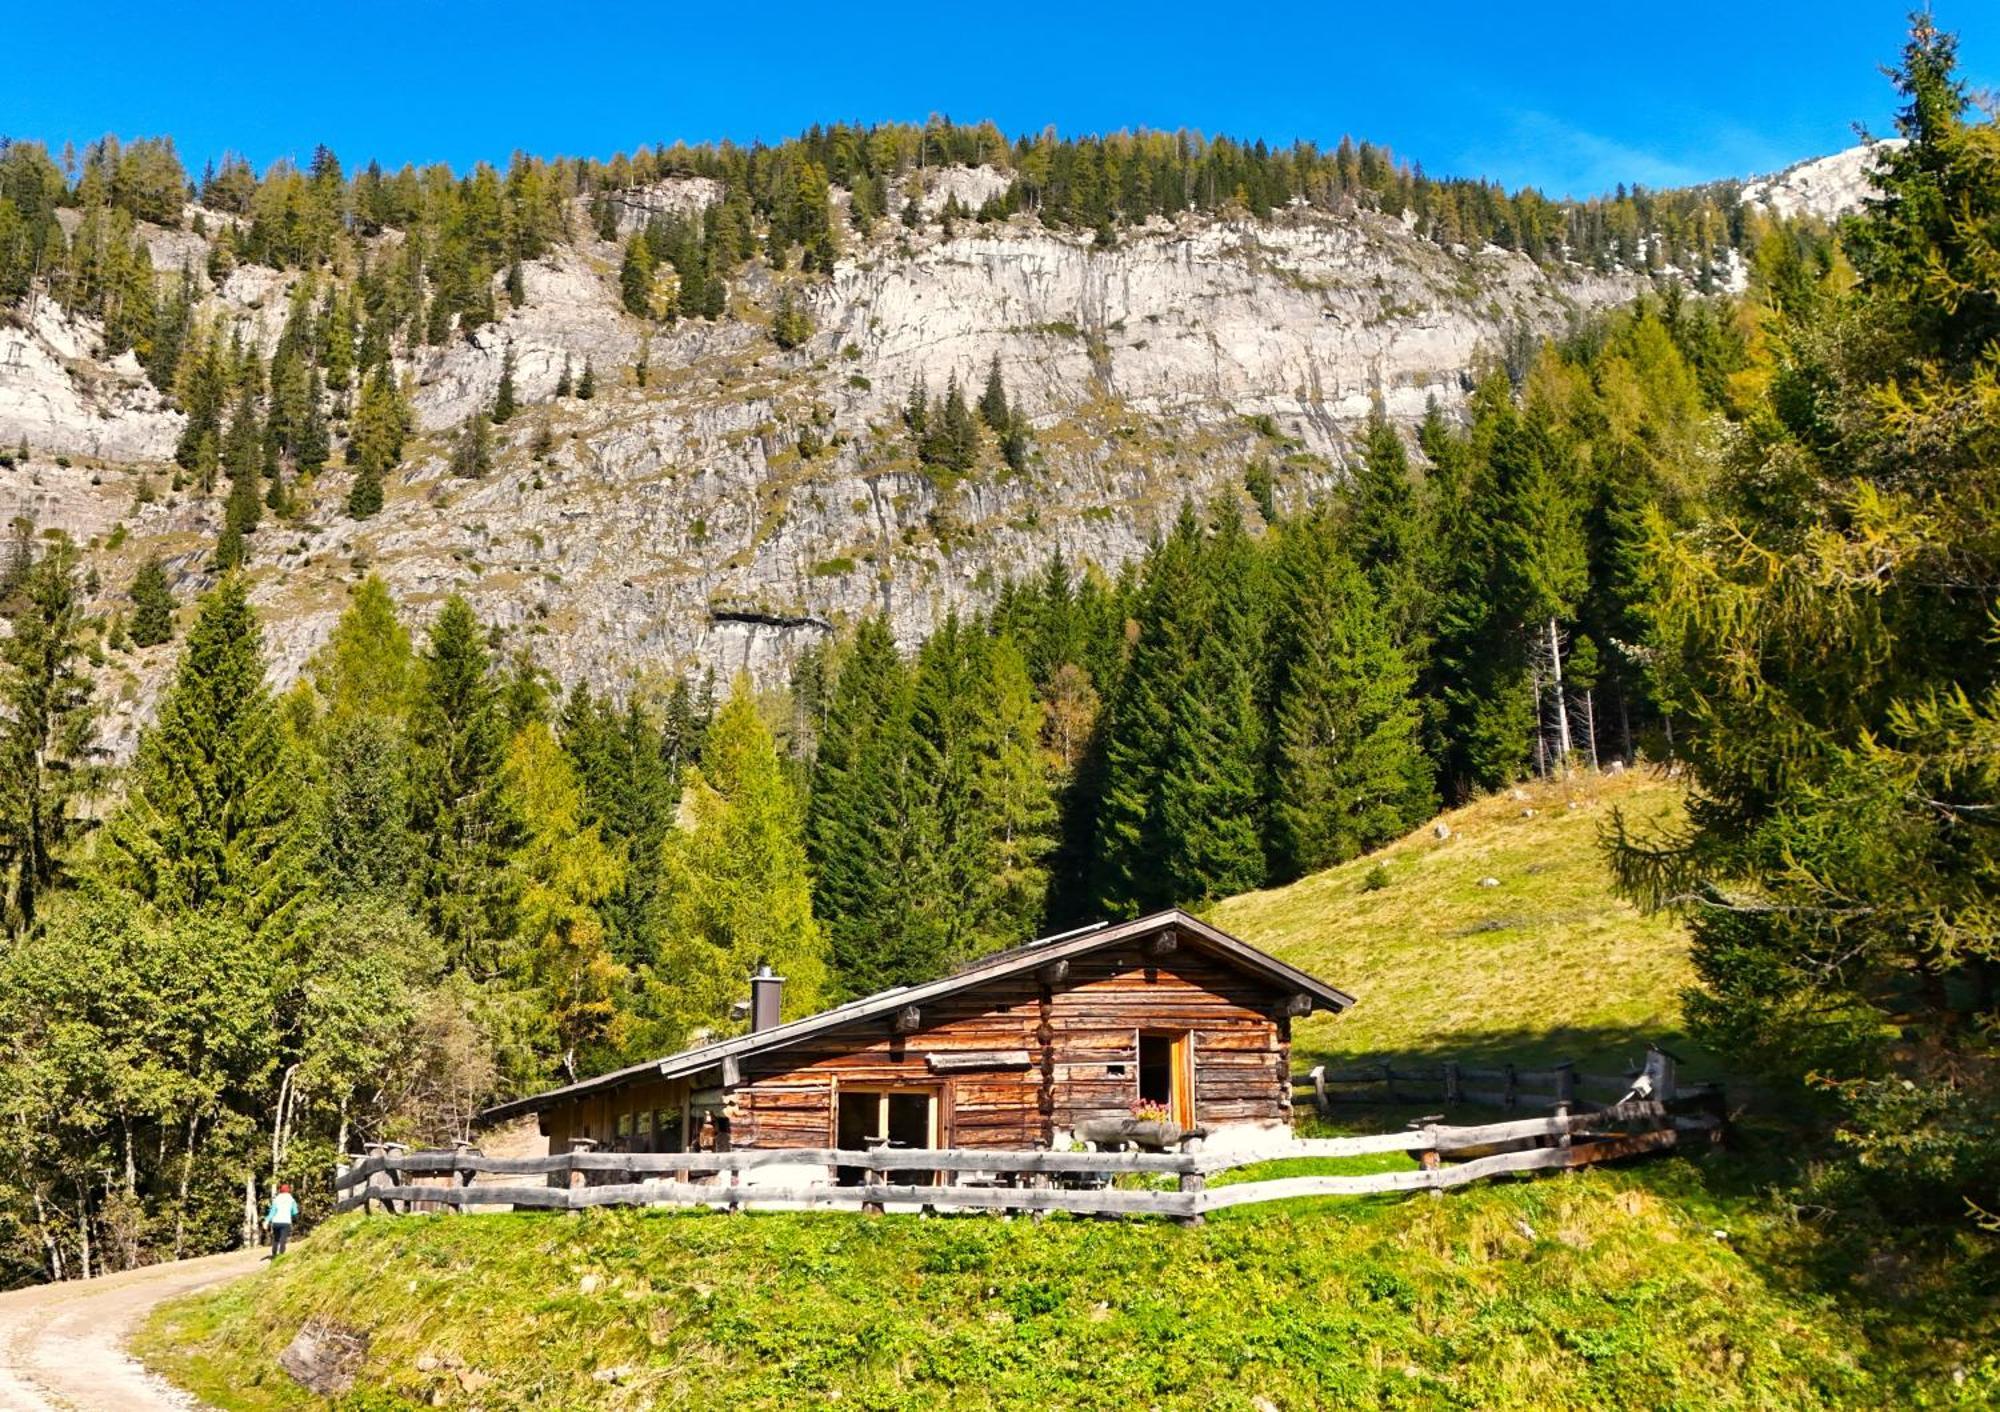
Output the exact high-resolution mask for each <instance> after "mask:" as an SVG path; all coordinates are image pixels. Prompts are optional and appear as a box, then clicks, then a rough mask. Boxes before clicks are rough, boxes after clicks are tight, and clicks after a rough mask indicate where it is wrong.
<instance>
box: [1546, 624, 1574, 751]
mask: <svg viewBox="0 0 2000 1412" xmlns="http://www.w3.org/2000/svg"><path fill="white" fill-rule="evenodd" d="M1549 672H1550V675H1551V677H1552V679H1553V680H1554V682H1555V695H1556V768H1557V769H1562V768H1563V767H1565V766H1567V765H1568V764H1569V752H1570V739H1569V703H1568V702H1566V701H1565V700H1563V656H1562V634H1561V633H1560V632H1558V631H1557V630H1556V620H1555V619H1554V618H1550V619H1549Z"/></svg>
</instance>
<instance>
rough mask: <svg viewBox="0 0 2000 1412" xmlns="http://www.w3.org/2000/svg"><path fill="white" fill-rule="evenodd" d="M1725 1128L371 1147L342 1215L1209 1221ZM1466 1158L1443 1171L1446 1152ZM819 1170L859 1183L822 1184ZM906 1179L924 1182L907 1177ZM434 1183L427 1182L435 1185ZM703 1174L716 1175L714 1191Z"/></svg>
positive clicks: (1578, 1119) (1703, 1120)
mask: <svg viewBox="0 0 2000 1412" xmlns="http://www.w3.org/2000/svg"><path fill="white" fill-rule="evenodd" d="M1718 1128H1719V1120H1718V1119H1716V1118H1714V1117H1712V1116H1709V1115H1676V1114H1675V1113H1674V1112H1673V1111H1671V1107H1670V1105H1667V1104H1663V1103H1659V1102H1653V1101H1641V1102H1631V1103H1624V1104H1617V1105H1612V1106H1609V1107H1605V1108H1602V1109H1599V1110H1598V1111H1595V1112H1587V1113H1572V1114H1558V1115H1556V1116H1554V1117H1548V1118H1527V1119H1519V1120H1516V1121H1513V1122H1505V1123H1488V1124H1484V1125H1481V1126H1476V1127H1465V1126H1456V1125H1447V1124H1440V1123H1427V1124H1423V1125H1421V1126H1417V1127H1413V1128H1411V1129H1410V1130H1408V1131H1406V1132H1400V1133H1380V1134H1370V1135H1366V1136H1360V1137H1343V1138H1308V1139H1296V1140H1294V1141H1292V1142H1289V1143H1285V1144H1282V1145H1279V1146H1274V1147H1267V1148H1262V1149H1257V1150H1252V1151H1245V1152H1231V1153H1208V1152H1182V1153H1144V1152H1042V1151H986V1150H981V1149H965V1148H939V1149H903V1148H868V1149H865V1150H860V1151H853V1150H842V1149H838V1148H779V1149H768V1150H753V1151H745V1152H594V1151H587V1150H583V1151H574V1152H565V1153H557V1154H553V1155H551V1156H547V1157H488V1156H486V1155H484V1154H482V1153H480V1152H478V1151H476V1150H473V1149H471V1148H464V1147H462V1148H458V1149H455V1150H453V1151H432V1152H404V1151H400V1150H393V1149H389V1148H386V1147H385V1148H381V1149H378V1150H375V1151H371V1152H370V1153H369V1154H368V1155H367V1156H365V1157H362V1158H361V1159H359V1160H357V1161H356V1162H354V1163H353V1165H351V1166H349V1167H347V1168H345V1169H344V1170H343V1171H341V1172H340V1173H339V1175H338V1176H337V1177H336V1179H335V1186H336V1189H337V1190H338V1191H340V1192H343V1193H346V1194H345V1195H343V1196H342V1197H341V1199H340V1201H339V1209H340V1210H343V1211H347V1210H353V1209H355V1208H357V1207H360V1208H365V1209H370V1210H372V1209H374V1208H375V1207H376V1206H377V1205H378V1204H379V1205H380V1206H381V1207H382V1209H384V1210H387V1211H391V1212H412V1211H417V1210H436V1209H440V1208H447V1209H454V1210H465V1209H467V1208H492V1207H498V1206H510V1207H516V1208H531V1209H541V1210H558V1211H574V1210H582V1209H584V1208H587V1207H592V1206H639V1205H643V1206H696V1207H719V1208H722V1209H725V1210H740V1209H742V1208H744V1207H748V1206H759V1207H771V1206H777V1207H787V1208H791V1207H836V1208H851V1209H859V1210H863V1211H877V1212H879V1211H881V1210H884V1209H885V1208H887V1207H888V1206H891V1205H895V1206H908V1207H920V1208H923V1209H927V1210H975V1211H1027V1212H1035V1213H1039V1212H1047V1211H1068V1212H1074V1213H1078V1214H1107V1215H1143V1216H1166V1217H1171V1218H1174V1219H1178V1220H1181V1221H1186V1222H1198V1221H1199V1220H1200V1219H1201V1218H1202V1216H1203V1215H1204V1214H1205V1213H1207V1212H1209V1211H1217V1210H1223V1209H1226V1208H1228V1207H1232V1206H1246V1205H1252V1204H1255V1203H1259V1202H1265V1201H1284V1200H1290V1199H1293V1198H1296V1197H1302V1196H1361V1195H1369V1194H1375V1193H1383V1192H1408V1191H1424V1190H1433V1191H1436V1190H1443V1189H1445V1188H1448V1187H1455V1186H1462V1185H1464V1184H1465V1183H1467V1182H1473V1181H1478V1180H1481V1179H1482V1178H1485V1177H1492V1176H1499V1175H1502V1174H1505V1173H1510V1172H1532V1171H1545V1170H1557V1169H1562V1168H1569V1167H1582V1166H1587V1165H1589V1164H1591V1163H1594V1162H1604V1161H1609V1160H1612V1159H1614V1158H1620V1157H1630V1156H1635V1155H1639V1154H1642V1153H1648V1152H1659V1151H1664V1150H1666V1149H1669V1148H1672V1147H1675V1146H1676V1145H1678V1144H1680V1143H1681V1142H1682V1141H1683V1140H1685V1139H1688V1138H1699V1139H1700V1140H1702V1141H1708V1140H1712V1138H1713V1136H1714V1134H1715V1133H1716V1131H1717V1130H1718ZM1385 1152H1409V1153H1414V1154H1415V1155H1416V1157H1417V1159H1418V1162H1419V1164H1420V1165H1419V1166H1418V1167H1417V1169H1415V1170H1412V1171H1400V1172H1372V1173H1365V1174H1356V1175H1351V1176H1347V1175H1341V1176H1303V1177H1277V1178H1272V1179H1268V1180H1262V1181H1248V1182H1240V1183H1236V1184H1233V1185H1226V1186H1221V1187H1214V1188H1211V1187H1210V1186H1209V1185H1208V1178H1209V1177H1211V1176H1214V1175H1217V1174H1218V1173H1222V1172H1228V1171H1234V1170H1236V1169H1239V1168H1242V1167H1246V1166H1252V1165H1258V1164H1262V1163H1267V1162H1273V1161H1292V1160H1297V1159H1300V1158H1313V1157H1321V1158H1325V1157H1359V1156H1366V1155H1370V1154H1377V1153H1385ZM1451 1156H1455V1157H1461V1158H1464V1159H1465V1160H1463V1161H1459V1162H1455V1163H1452V1164H1446V1162H1445V1161H1444V1159H1445V1158H1446V1157H1451ZM760 1168H787V1169H793V1170H790V1171H786V1172H784V1173H782V1174H773V1175H776V1176H778V1177H779V1180H778V1181H775V1182H745V1181H744V1180H743V1176H744V1174H745V1173H746V1172H755V1171H757V1170H758V1169H760ZM814 1169H817V1171H818V1172H820V1173H823V1174H825V1176H827V1177H835V1178H837V1177H838V1174H839V1173H840V1172H841V1171H842V1169H846V1170H848V1171H850V1172H858V1173H861V1174H863V1175H862V1178H861V1180H859V1181H857V1182H855V1183H854V1184H852V1185H839V1184H837V1180H836V1181H826V1180H814V1179H813V1178H812V1175H811V1174H812V1173H813V1172H814ZM911 1174H921V1175H924V1176H927V1177H928V1178H929V1180H927V1181H910V1180H906V1179H898V1178H900V1177H907V1176H908V1175H911ZM481 1176H487V1177H495V1176H497V1177H503V1178H504V1177H536V1176H539V1177H541V1178H542V1179H543V1184H541V1185H534V1184H528V1183H522V1184H513V1183H506V1184H498V1183H496V1184H489V1185H477V1184H475V1183H476V1179H477V1178H479V1177H481ZM1131 1176H1151V1177H1172V1178H1174V1179H1176V1186H1177V1188H1178V1189H1177V1190H1171V1191H1165V1190H1127V1189H1119V1188H1114V1187H1112V1186H1111V1185H1110V1183H1111V1182H1112V1181H1113V1180H1115V1179H1116V1178H1119V1177H1131ZM426 1179H428V1180H426ZM704 1179H705V1180H704Z"/></svg>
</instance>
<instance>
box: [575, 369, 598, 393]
mask: <svg viewBox="0 0 2000 1412" xmlns="http://www.w3.org/2000/svg"><path fill="white" fill-rule="evenodd" d="M596 395H597V369H596V368H595V367H594V366H593V365H592V363H591V361H590V359H588V358H585V359H584V360H583V376H582V377H580V378H578V379H577V380H576V396H577V400H578V401H579V402H588V401H589V400H590V399H591V398H593V397H595V396H596Z"/></svg>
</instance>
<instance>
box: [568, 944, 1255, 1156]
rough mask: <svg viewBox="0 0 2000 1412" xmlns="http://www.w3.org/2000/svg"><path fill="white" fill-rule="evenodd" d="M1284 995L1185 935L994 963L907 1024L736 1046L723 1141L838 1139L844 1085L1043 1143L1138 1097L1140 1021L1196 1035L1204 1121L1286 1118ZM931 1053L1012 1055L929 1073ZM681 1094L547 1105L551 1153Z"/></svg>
mask: <svg viewBox="0 0 2000 1412" xmlns="http://www.w3.org/2000/svg"><path fill="white" fill-rule="evenodd" d="M1290 998H1291V997H1290V995H1289V993H1287V992H1285V991H1282V990H1279V989H1278V988H1276V987H1274V986H1273V985H1272V984H1270V983H1269V982H1267V981H1265V980H1263V979H1261V978H1260V977H1256V976H1252V975H1250V974H1247V973H1246V972H1244V971H1243V970H1242V969H1240V968H1238V967H1236V966H1233V965H1230V964H1227V963H1225V962H1223V961H1220V960H1217V959H1215V958H1213V957H1211V956H1209V955H1205V954H1203V953H1201V952H1199V951H1197V950H1195V949H1193V948H1191V947H1188V946H1181V947H1178V948H1176V949H1173V950H1170V951H1167V952H1165V954H1153V953H1149V952H1148V951H1147V950H1146V948H1145V947H1144V946H1142V945H1141V944H1140V943H1139V942H1137V941H1135V942H1133V943H1132V944H1130V945H1126V946H1120V947H1111V948H1107V949H1106V950H1104V951H1103V952H1098V953H1090V954H1085V955H1081V956H1077V957H1074V958H1072V960H1071V962H1070V964H1069V968H1068V971H1067V974H1066V975H1064V976H1063V977H1062V978H1061V979H1060V981H1059V982H1057V983H1056V984H1054V985H1050V984H1048V983H1047V982H1046V980H1045V979H1044V978H1042V977H1040V976H1038V975H1037V974H1036V973H1035V972H1032V971H1029V972H1021V973H1014V974H1008V975H1001V976H996V977H994V978H993V979H991V980H989V981H984V982H979V983H976V984H974V985H972V986H969V987H968V988H967V989H965V990H962V991H959V992H956V993H953V994H949V995H945V996H942V997H935V998H932V999H930V1000H929V1001H927V1002H926V1003H925V1004H923V1005H922V1006H921V1007H920V1012H919V1015H918V1017H917V1023H916V1027H915V1028H914V1029H913V1030H912V1031H910V1032H909V1033H901V1034H899V1033H896V1032H895V1026H894V1025H893V1024H892V1023H891V1022H890V1020H888V1019H885V1018H882V1017H876V1018H872V1019H864V1020H858V1021H856V1022H855V1023H854V1024H853V1025H851V1026H844V1027H840V1028H836V1029H832V1030H828V1031H825V1032H822V1033H819V1034H815V1035H812V1036H810V1037H807V1038H804V1039H801V1040H798V1041H796V1042H794V1043H791V1044H787V1045H784V1046H783V1047H781V1048H778V1049H774V1050H770V1051H767V1052H763V1053H751V1054H748V1055H745V1056H743V1057H742V1058H741V1060H740V1061H738V1066H737V1079H738V1081H737V1083H736V1085H735V1086H734V1087H733V1088H732V1089H730V1091H729V1092H728V1094H727V1095H726V1098H725V1100H724V1103H725V1112H726V1115H727V1118H728V1126H729V1146H730V1147H731V1148H733V1149H738V1150H753V1149H773V1148H826V1147H832V1146H835V1145H836V1143H837V1137H838V1134H837V1132H836V1114H837V1112H838V1102H837V1095H838V1094H839V1093H840V1092H841V1091H842V1090H844V1089H845V1090H862V1091H870V1090H881V1089H890V1090H894V1089H913V1090H923V1091H927V1092H930V1093H934V1094H936V1095H937V1100H938V1131H937V1137H936V1141H937V1142H938V1143H939V1144H940V1145H947V1146H951V1147H956V1148H986V1149H997V1148H1007V1149H1016V1150H1019V1149H1027V1148H1034V1147H1037V1146H1048V1145H1051V1144H1052V1143H1054V1142H1055V1141H1056V1140H1057V1138H1058V1136H1059V1135H1061V1134H1064V1133H1067V1132H1069V1131H1071V1130H1073V1129H1074V1127H1075V1125H1076V1124H1077V1123H1078V1122H1079V1121H1082V1120H1084V1119H1087V1118H1093V1117H1122V1116H1125V1115H1126V1114H1127V1112H1128V1111H1129V1108H1130V1105H1131V1104H1132V1102H1133V1101H1134V1099H1135V1098H1136V1097H1137V1096H1138V1082H1139V1073H1138V1069H1139V1053H1138V1047H1139V1046H1138V1039H1139V1036H1140V1034H1141V1033H1142V1032H1143V1033H1156V1034H1163V1035H1180V1034H1186V1035H1189V1036H1191V1042H1192V1046H1193V1053H1192V1069H1193V1075H1194V1092H1193V1109H1194V1111H1193V1118H1194V1122H1195V1123H1196V1124H1197V1125H1198V1126H1204V1127H1216V1126H1222V1125H1229V1124H1236V1123H1265V1124H1268V1123H1286V1122H1289V1121H1290V1118H1291V1103H1292V1076H1291V1071H1290V1065H1291V1043H1290V1038H1291V1033H1290V1032H1291V1022H1290V1021H1289V1020H1288V1019H1286V1018H1284V1006H1285V1003H1286V1001H1288V1000H1289V999H1290ZM1022 1053H1025V1054H1026V1055H1027V1059H1028V1062H1027V1065H1026V1067H1021V1066H1020V1064H1019V1062H1018V1059H1019V1055H1020V1054H1022ZM932 1055H942V1056H953V1055H956V1056H961V1057H962V1061H963V1062H967V1063H976V1060H977V1057H978V1056H981V1055H987V1056H992V1055H1003V1056H1013V1059H1012V1062H1010V1063H1008V1064H1006V1065H1000V1064H997V1063H996V1064H995V1065H994V1066H993V1067H991V1068H978V1067H973V1068H964V1067H955V1066H953V1065H952V1064H950V1063H946V1064H945V1065H943V1066H941V1069H942V1071H939V1070H934V1069H933V1068H932V1066H931V1064H930V1058H931V1056H932ZM708 1081H710V1082H712V1079H711V1080H708ZM690 1098H691V1094H690V1091H689V1084H688V1081H687V1080H683V1079H676V1080H660V1079H657V1078H650V1079H649V1078H644V1077H641V1078H636V1079H634V1080H633V1081H631V1082H629V1083H623V1084H619V1085H617V1086H615V1087H612V1088H609V1089H606V1090H603V1091H601V1092H598V1093H593V1094H588V1095H584V1096H581V1097H578V1098H576V1099H573V1100H571V1101H570V1102H568V1103H565V1104H562V1105H559V1106H557V1107H554V1108H551V1109H550V1110H548V1111H547V1112H546V1113H545V1114H544V1116H543V1130H544V1131H545V1132H546V1133H547V1134H548V1135H549V1137H550V1139H551V1141H552V1144H554V1145H555V1146H556V1147H557V1148H558V1149H559V1150H560V1149H561V1148H562V1147H563V1146H565V1145H566V1143H567V1140H568V1139H570V1138H572V1137H588V1138H591V1139H593V1140H595V1141H596V1142H597V1143H598V1144H599V1146H600V1147H601V1148H605V1149H613V1148H615V1147H616V1145H617V1144H618V1139H617V1138H616V1136H615V1133H616V1128H617V1122H618V1119H619V1117H620V1116H621V1115H627V1114H642V1113H646V1112H649V1111H654V1110H663V1111H681V1112H686V1111H688V1104H689V1102H690Z"/></svg>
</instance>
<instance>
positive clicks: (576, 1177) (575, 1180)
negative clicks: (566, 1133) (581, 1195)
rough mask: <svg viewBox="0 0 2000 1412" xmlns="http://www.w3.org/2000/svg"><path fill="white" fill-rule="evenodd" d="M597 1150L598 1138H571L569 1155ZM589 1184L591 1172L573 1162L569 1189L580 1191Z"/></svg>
mask: <svg viewBox="0 0 2000 1412" xmlns="http://www.w3.org/2000/svg"><path fill="white" fill-rule="evenodd" d="M596 1150H597V1139H596V1138H594V1137H573V1138H571V1139H570V1140H569V1155H570V1156H572V1157H575V1156H578V1155H579V1154H589V1153H591V1152H595V1151H596ZM589 1185H590V1173H589V1172H587V1171H584V1170H582V1169H581V1168H578V1167H577V1166H575V1165H574V1164H572V1165H571V1166H570V1169H569V1189H570V1190H571V1191H580V1190H582V1189H583V1188H584V1187H587V1186H589ZM571 1209H572V1210H574V1209H575V1208H574V1207H572V1208H571Z"/></svg>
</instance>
